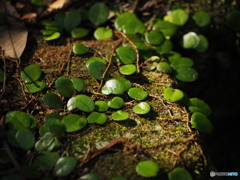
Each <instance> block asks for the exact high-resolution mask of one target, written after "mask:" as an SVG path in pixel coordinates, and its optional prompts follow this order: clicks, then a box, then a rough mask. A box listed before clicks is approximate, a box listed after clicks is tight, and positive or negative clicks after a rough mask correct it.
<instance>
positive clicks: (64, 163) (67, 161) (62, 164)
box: [53, 156, 77, 177]
mask: <svg viewBox="0 0 240 180" xmlns="http://www.w3.org/2000/svg"><path fill="white" fill-rule="evenodd" d="M76 165H77V160H76V158H74V157H70V156H66V157H60V158H59V159H58V160H57V162H56V164H55V166H54V169H53V175H54V176H57V177H61V176H65V175H68V174H69V173H70V172H72V171H73V169H74V168H75V166H76Z"/></svg>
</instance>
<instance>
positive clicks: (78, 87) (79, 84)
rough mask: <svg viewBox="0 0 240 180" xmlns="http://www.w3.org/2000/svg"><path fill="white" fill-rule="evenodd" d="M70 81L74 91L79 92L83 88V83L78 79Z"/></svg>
mask: <svg viewBox="0 0 240 180" xmlns="http://www.w3.org/2000/svg"><path fill="white" fill-rule="evenodd" d="M71 81H72V83H73V87H74V89H76V90H77V91H78V92H80V91H81V90H82V88H83V87H84V86H85V82H84V81H83V80H82V79H80V78H73V79H71Z"/></svg>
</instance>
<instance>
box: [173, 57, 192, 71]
mask: <svg viewBox="0 0 240 180" xmlns="http://www.w3.org/2000/svg"><path fill="white" fill-rule="evenodd" d="M193 64H194V63H193V60H192V59H190V58H185V57H180V58H176V59H174V60H172V63H171V66H172V67H173V68H174V69H179V68H183V67H184V68H188V67H191V66H193Z"/></svg>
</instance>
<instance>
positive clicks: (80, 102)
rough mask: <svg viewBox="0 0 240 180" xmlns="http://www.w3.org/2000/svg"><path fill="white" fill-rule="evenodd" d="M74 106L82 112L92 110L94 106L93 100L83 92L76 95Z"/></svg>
mask: <svg viewBox="0 0 240 180" xmlns="http://www.w3.org/2000/svg"><path fill="white" fill-rule="evenodd" d="M76 106H77V108H78V109H80V110H81V111H84V112H92V111H93V110H94V107H95V106H94V102H93V100H92V99H91V98H90V97H88V96H86V95H84V94H80V95H77V96H76Z"/></svg>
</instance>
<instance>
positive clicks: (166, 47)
mask: <svg viewBox="0 0 240 180" xmlns="http://www.w3.org/2000/svg"><path fill="white" fill-rule="evenodd" d="M172 47H173V44H172V42H171V40H169V39H165V41H164V42H163V43H162V44H161V45H160V46H155V49H156V51H157V52H158V53H159V54H167V53H169V52H170V51H171V50H172Z"/></svg>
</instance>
